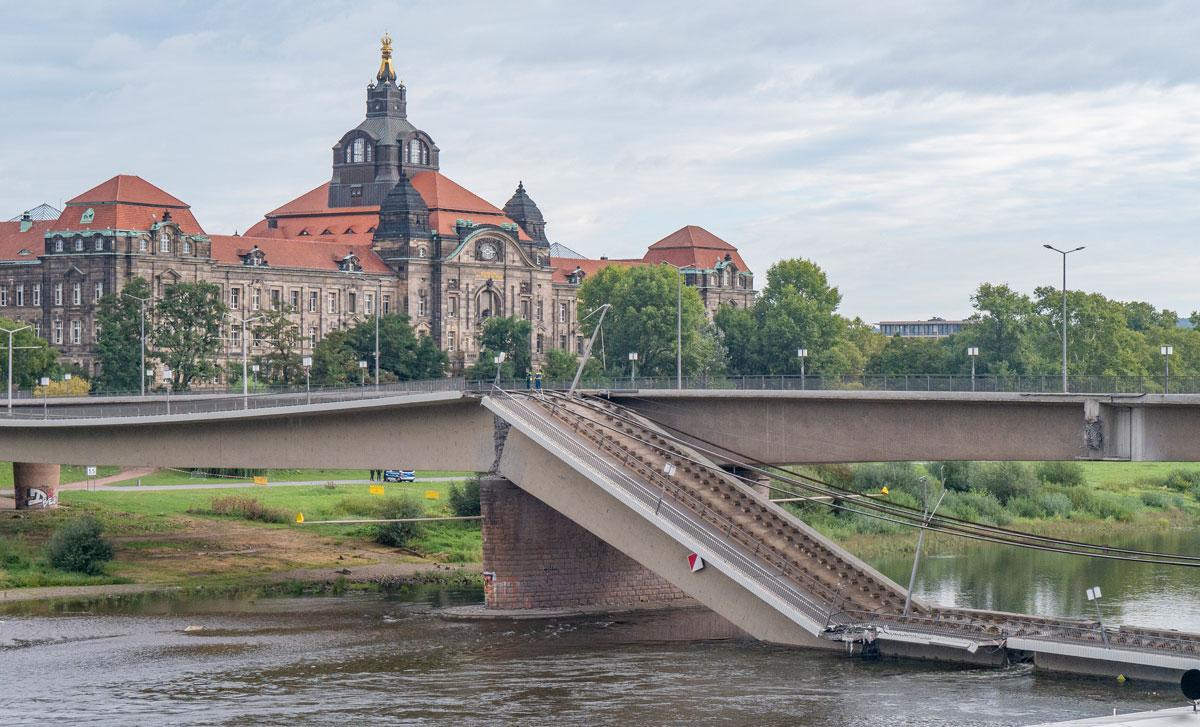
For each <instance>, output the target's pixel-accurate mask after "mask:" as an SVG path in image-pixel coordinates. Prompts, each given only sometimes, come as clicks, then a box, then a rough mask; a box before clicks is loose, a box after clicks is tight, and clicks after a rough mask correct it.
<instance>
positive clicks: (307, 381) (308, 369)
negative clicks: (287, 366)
mask: <svg viewBox="0 0 1200 727" xmlns="http://www.w3.org/2000/svg"><path fill="white" fill-rule="evenodd" d="M300 365H301V366H303V367H304V403H305V404H311V403H312V356H305V357H304V358H302V359H300Z"/></svg>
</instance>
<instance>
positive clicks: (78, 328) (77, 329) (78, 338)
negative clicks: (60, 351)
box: [71, 321, 83, 346]
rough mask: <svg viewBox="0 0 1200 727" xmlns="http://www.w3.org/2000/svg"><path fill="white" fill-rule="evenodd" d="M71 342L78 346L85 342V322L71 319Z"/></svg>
mask: <svg viewBox="0 0 1200 727" xmlns="http://www.w3.org/2000/svg"><path fill="white" fill-rule="evenodd" d="M71 343H72V344H74V345H76V346H78V345H79V344H80V343H83V322H82V321H71Z"/></svg>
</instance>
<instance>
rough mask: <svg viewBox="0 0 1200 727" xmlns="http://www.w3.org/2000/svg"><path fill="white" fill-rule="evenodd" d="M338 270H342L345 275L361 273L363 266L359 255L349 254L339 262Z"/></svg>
mask: <svg viewBox="0 0 1200 727" xmlns="http://www.w3.org/2000/svg"><path fill="white" fill-rule="evenodd" d="M338 270H341V271H342V272H343V273H361V272H362V264H361V263H360V262H359V259H358V256H357V255H355V254H354V253H352V252H348V253H346V256H345V257H343V258H341V259H340V260H338Z"/></svg>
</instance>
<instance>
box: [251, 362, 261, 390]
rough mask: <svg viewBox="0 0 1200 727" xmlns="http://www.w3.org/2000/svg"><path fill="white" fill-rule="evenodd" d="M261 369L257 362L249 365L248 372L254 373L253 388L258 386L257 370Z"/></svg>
mask: <svg viewBox="0 0 1200 727" xmlns="http://www.w3.org/2000/svg"><path fill="white" fill-rule="evenodd" d="M260 370H261V367H259V365H258V364H251V365H250V372H251V373H253V374H254V388H256V389H257V388H258V372H259V371H260Z"/></svg>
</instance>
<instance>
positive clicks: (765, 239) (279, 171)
mask: <svg viewBox="0 0 1200 727" xmlns="http://www.w3.org/2000/svg"><path fill="white" fill-rule="evenodd" d="M0 11H2V12H3V17H4V18H5V22H4V23H3V25H0V63H2V67H3V72H2V73H0V93H2V98H3V106H2V107H0V108H3V113H0V160H3V161H2V162H0V164H2V167H0V168H2V169H3V173H0V217H3V218H5V219H7V218H9V217H12V216H14V215H17V214H19V213H20V212H21V211H22V210H24V209H26V208H28V207H30V206H32V205H34V204H37V203H39V202H42V201H46V202H50V203H52V204H55V205H59V204H60V203H61V202H62V201H63V200H65V199H69V198H70V197H72V196H74V195H75V194H78V193H79V192H81V191H83V190H85V189H87V188H88V187H90V186H92V185H94V184H96V183H98V182H100V181H103V180H104V179H106V178H108V177H110V176H112V175H113V174H116V173H130V174H138V175H141V176H143V177H145V178H146V179H148V180H150V181H152V182H154V183H155V184H157V185H159V186H161V187H162V188H164V189H166V190H167V191H168V192H171V193H172V194H174V195H176V196H177V197H179V198H181V199H183V200H185V201H186V202H188V203H190V204H191V205H192V208H193V210H194V212H195V213H196V215H197V217H198V218H199V219H200V222H201V224H202V225H204V227H205V228H206V229H207V230H208V231H209V232H232V231H234V230H235V229H237V230H244V229H245V228H246V227H248V226H249V225H250V224H252V223H253V222H254V221H255V220H257V219H260V218H261V217H262V214H263V213H264V212H266V211H268V210H270V209H272V208H274V207H276V206H278V205H279V204H282V203H283V202H285V201H287V200H289V199H291V198H293V197H295V196H297V195H298V194H300V193H302V192H305V191H307V190H309V189H311V188H312V187H314V186H316V185H317V184H319V183H321V182H322V181H324V180H325V179H327V178H328V176H329V162H330V153H329V148H330V147H331V146H332V145H333V144H334V143H335V142H336V141H337V140H338V138H339V137H340V136H341V135H342V133H344V132H345V131H346V130H348V129H350V128H352V127H353V126H355V125H356V124H357V123H358V122H359V120H361V117H362V115H363V111H364V90H365V87H366V84H367V82H368V81H370V80H371V79H372V78H373V76H374V73H375V70H376V68H377V66H378V45H379V44H378V38H379V36H380V35H381V34H382V32H383V31H385V30H386V31H389V32H390V33H391V34H392V36H393V37H394V38H395V47H396V61H397V65H398V68H399V70H400V74H401V77H402V79H403V80H404V82H405V83H406V84H407V85H408V89H409V117H410V119H411V120H412V121H413V122H414V123H416V124H417V125H418V126H419V127H421V128H424V129H426V130H427V131H429V132H430V133H431V134H432V135H433V137H434V139H435V140H436V141H437V143H438V146H439V147H440V148H441V150H442V153H441V163H442V171H443V172H444V173H445V174H447V175H448V176H449V177H451V178H452V179H454V180H455V181H458V182H459V183H461V184H463V185H464V186H466V187H468V188H470V189H471V190H473V191H475V192H476V193H478V194H480V195H482V196H483V197H485V198H487V199H489V200H491V201H492V202H493V203H496V204H498V205H502V204H503V203H504V201H505V200H506V199H507V198H508V196H509V195H510V194H511V192H512V190H513V188H514V187H515V186H516V183H517V181H518V179H522V180H524V181H525V184H526V186H527V188H528V189H529V192H530V194H531V196H532V197H533V198H534V199H535V200H536V201H537V202H538V204H539V206H540V207H541V209H542V211H543V212H544V213H545V215H546V218H547V219H548V221H549V233H550V236H551V238H552V239H553V240H555V241H558V242H563V243H565V244H567V245H570V246H571V247H573V248H575V249H578V250H580V251H581V252H584V253H585V254H588V255H592V256H598V255H601V254H606V255H609V256H613V257H618V256H640V255H641V254H642V252H643V251H644V249H645V247H646V246H647V245H648V244H649V243H652V242H654V241H655V240H657V239H659V238H661V237H662V236H664V235H666V234H667V233H669V232H671V231H673V230H675V229H676V228H678V227H680V226H682V225H684V224H697V225H701V226H703V227H706V228H708V229H709V230H711V231H712V232H714V233H716V234H717V235H719V236H721V237H722V238H724V239H726V240H729V241H730V242H732V243H733V244H735V245H737V246H738V247H739V248H740V249H741V251H742V253H743V255H744V257H745V258H746V260H747V261H748V262H749V264H750V265H751V266H752V268H754V270H755V271H756V272H757V273H759V280H760V281H763V280H765V272H766V269H767V268H768V267H769V266H770V265H771V263H773V262H775V261H776V260H779V259H780V258H784V257H793V256H804V257H808V258H811V259H813V260H815V261H816V262H817V263H819V264H820V265H821V266H822V267H823V268H825V270H826V271H828V273H829V275H830V277H831V279H832V281H833V282H834V283H835V284H836V285H838V286H839V287H840V289H841V291H842V293H843V297H844V302H843V306H842V309H843V311H844V312H845V313H847V314H849V315H859V316H862V317H863V318H865V319H867V320H869V321H878V320H880V319H888V318H909V317H926V316H930V315H941V316H944V317H955V316H961V315H965V314H967V313H968V312H969V311H970V304H969V295H970V292H971V291H972V290H973V289H974V287H975V286H976V284H977V283H978V282H979V281H983V280H987V281H993V282H1008V283H1010V284H1011V285H1014V286H1016V287H1018V288H1021V289H1024V290H1032V288H1033V287H1034V286H1037V285H1042V284H1057V282H1058V279H1059V274H1060V269H1059V259H1058V257H1057V256H1055V255H1053V254H1052V253H1049V252H1048V251H1046V250H1043V249H1042V248H1041V245H1042V243H1044V242H1051V243H1054V244H1057V245H1060V246H1065V245H1071V246H1074V245H1080V244H1082V245H1087V250H1086V251H1084V252H1082V253H1079V254H1077V255H1075V256H1073V257H1072V268H1071V278H1072V279H1071V284H1072V286H1073V287H1081V288H1086V289H1089V290H1097V291H1101V292H1103V293H1105V294H1106V295H1109V296H1112V297H1118V298H1124V299H1144V300H1150V301H1151V302H1154V303H1155V304H1157V305H1159V306H1164V307H1170V308H1173V309H1176V310H1178V311H1179V312H1180V313H1182V314H1184V315H1186V314H1187V312H1189V311H1191V310H1194V309H1197V308H1200V286H1197V285H1196V284H1195V280H1196V278H1197V276H1196V252H1197V246H1196V235H1197V230H1198V226H1197V221H1198V220H1197V217H1198V216H1200V212H1198V210H1200V207H1198V205H1197V196H1198V193H1200V184H1198V181H1200V84H1198V81H1200V43H1198V42H1197V40H1196V39H1197V38H1200V13H1197V12H1196V6H1195V5H1194V3H1191V2H1152V1H1149V0H1143V1H1141V2H1133V1H1130V2H1117V1H1115V0H1087V1H1082V0H1081V1H1080V2H1054V1H1053V0H1039V1H1038V2H1016V1H1014V2H993V1H991V0H981V1H979V2H970V1H966V0H964V1H961V2H936V1H931V2H925V3H919V2H911V3H883V2H877V3H852V2H845V1H844V0H841V1H837V0H831V1H829V2H822V1H812V2H800V1H798V0H792V1H790V2H778V3H771V2H756V1H755V0H744V1H743V2H738V3H729V2H722V3H716V2H713V3H708V2H698V1H696V0H692V1H691V2H679V3H667V2H652V1H648V0H643V1H640V2H622V1H612V0H610V1H607V2H604V3H594V4H590V5H589V4H584V3H580V2H566V1H565V0H564V1H563V2H551V1H550V0H522V2H510V3H500V2H494V1H481V2H450V1H448V0H439V1H436V2H424V1H419V0H408V1H405V2H398V1H395V0H393V1H392V2H371V1H369V0H363V1H360V2H356V3H353V4H351V3H345V2H337V3H333V2H330V3H317V2H313V3H298V2H297V3H284V2H253V3H250V2H245V3H241V2H239V3H234V2H220V1H215V0H207V1H205V2H195V3H186V2H185V3H178V4H174V6H173V7H168V6H167V4H165V3H157V2H154V3H151V2H100V1H95V2H87V3H83V2H80V3H70V4H67V3H62V4H60V3H31V2H27V1H22V2H11V0H0Z"/></svg>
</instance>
